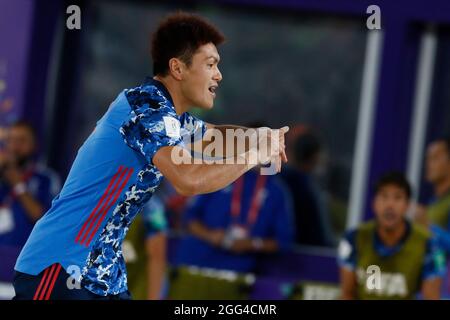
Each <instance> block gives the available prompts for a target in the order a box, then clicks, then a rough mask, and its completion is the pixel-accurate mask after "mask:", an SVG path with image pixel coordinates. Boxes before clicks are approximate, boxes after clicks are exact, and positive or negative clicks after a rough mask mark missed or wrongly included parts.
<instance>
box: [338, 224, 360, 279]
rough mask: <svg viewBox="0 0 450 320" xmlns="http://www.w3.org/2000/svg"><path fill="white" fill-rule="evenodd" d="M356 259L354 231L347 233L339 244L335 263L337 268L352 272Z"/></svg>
mask: <svg viewBox="0 0 450 320" xmlns="http://www.w3.org/2000/svg"><path fill="white" fill-rule="evenodd" d="M356 259H357V252H356V230H352V231H349V232H347V233H346V234H345V236H344V237H343V238H342V239H341V241H340V242H339V246H338V254H337V261H338V265H339V267H341V268H346V269H348V270H351V271H354V270H355V269H356V262H357V260H356Z"/></svg>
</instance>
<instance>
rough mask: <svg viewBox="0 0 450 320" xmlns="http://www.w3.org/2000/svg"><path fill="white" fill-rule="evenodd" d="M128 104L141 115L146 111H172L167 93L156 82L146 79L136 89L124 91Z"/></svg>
mask: <svg viewBox="0 0 450 320" xmlns="http://www.w3.org/2000/svg"><path fill="white" fill-rule="evenodd" d="M124 94H125V97H126V98H127V100H128V103H129V104H130V106H131V107H132V109H133V110H134V111H135V112H138V113H141V112H144V111H146V110H167V111H170V110H172V109H173V107H172V102H171V98H170V95H169V93H168V92H167V90H166V89H165V88H164V87H163V86H162V84H160V83H158V82H157V81H156V80H153V79H151V78H146V79H145V81H144V82H143V83H142V84H140V85H139V86H137V87H133V88H130V89H125V90H124Z"/></svg>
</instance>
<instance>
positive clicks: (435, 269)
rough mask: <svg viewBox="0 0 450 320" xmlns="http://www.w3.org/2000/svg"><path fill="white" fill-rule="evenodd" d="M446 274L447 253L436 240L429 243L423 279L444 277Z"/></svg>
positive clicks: (424, 262)
mask: <svg viewBox="0 0 450 320" xmlns="http://www.w3.org/2000/svg"><path fill="white" fill-rule="evenodd" d="M445 272H446V262H445V253H444V251H443V249H442V248H441V247H440V245H439V242H438V241H437V239H436V238H430V239H429V240H428V241H427V244H426V249H425V257H424V261H423V269H422V279H423V280H427V279H431V278H434V277H443V276H444V275H445Z"/></svg>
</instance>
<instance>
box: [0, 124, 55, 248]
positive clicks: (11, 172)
mask: <svg viewBox="0 0 450 320" xmlns="http://www.w3.org/2000/svg"><path fill="white" fill-rule="evenodd" d="M36 150H37V141H36V134H35V131H34V129H33V127H32V126H31V125H30V124H28V123H26V122H24V121H19V122H17V123H15V124H13V125H12V126H10V127H9V129H8V130H7V135H6V140H5V141H4V146H3V147H0V245H9V246H17V247H22V246H23V245H24V244H25V242H26V240H27V238H28V236H29V234H30V232H31V230H32V229H33V225H34V223H35V222H36V221H37V220H38V219H39V218H40V217H41V216H42V215H43V214H44V213H45V211H46V210H47V209H48V208H49V207H50V205H51V202H52V199H53V198H54V197H55V196H56V195H57V193H58V192H59V188H60V182H59V179H58V177H57V176H56V174H55V173H53V172H52V171H51V170H50V169H48V168H46V167H45V166H43V165H42V164H38V163H37V161H36V160H35V159H36Z"/></svg>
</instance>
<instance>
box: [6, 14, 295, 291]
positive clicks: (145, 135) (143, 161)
mask: <svg viewBox="0 0 450 320" xmlns="http://www.w3.org/2000/svg"><path fill="white" fill-rule="evenodd" d="M223 40H224V37H223V35H222V34H221V33H220V32H219V31H218V30H217V29H216V28H215V27H214V26H212V25H211V24H210V23H208V22H207V21H205V20H204V19H202V18H200V17H198V16H195V15H191V14H186V13H176V14H173V15H171V16H169V17H167V18H166V19H165V20H164V21H162V22H161V24H160V25H159V27H158V29H157V30H156V32H155V33H154V35H153V38H152V58H153V62H154V65H153V68H154V70H153V71H154V77H153V78H148V79H147V80H146V81H145V82H144V83H143V84H142V85H140V86H138V87H136V88H133V89H126V90H124V91H122V92H121V93H120V94H119V95H118V97H117V98H116V100H115V101H114V102H113V103H112V104H111V105H110V107H109V109H108V111H107V112H106V113H105V115H104V116H103V117H102V118H101V119H100V120H99V121H98V123H97V126H96V129H95V130H94V131H93V132H92V134H91V135H90V136H89V137H88V139H87V140H86V141H85V142H84V144H83V145H82V146H81V148H80V149H79V151H78V154H77V157H76V159H75V161H74V163H73V165H72V168H71V170H70V172H69V175H68V177H67V180H66V182H65V184H64V187H63V189H62V190H61V192H60V194H59V195H58V196H57V197H56V198H55V199H54V200H53V203H52V207H51V208H50V210H49V211H47V213H46V214H45V215H44V216H43V217H42V219H40V220H39V221H38V223H37V224H36V226H35V227H34V229H33V231H32V233H31V235H30V237H29V239H28V241H27V243H26V245H25V247H24V248H23V250H22V252H21V254H20V256H19V258H18V260H17V263H16V266H15V270H16V272H17V273H16V276H15V280H14V288H15V291H16V297H15V298H16V299H36V300H48V299H128V298H129V293H128V288H127V272H126V268H125V262H124V259H123V256H122V241H123V238H124V237H125V235H126V232H127V230H128V228H129V226H130V224H131V222H132V220H133V219H134V217H135V216H136V214H137V213H138V212H139V211H140V210H141V209H142V207H143V206H144V204H145V203H146V202H147V201H148V200H149V199H150V198H151V196H152V194H153V192H154V191H155V189H156V188H157V187H158V185H159V183H160V182H161V180H162V178H163V176H164V177H166V178H167V179H168V180H169V182H170V183H171V184H172V185H173V186H174V188H175V189H176V190H177V191H178V192H179V193H181V194H183V195H194V194H202V193H208V192H213V191H216V190H219V189H222V188H224V187H225V186H227V185H229V184H230V183H232V182H233V181H235V180H236V179H237V178H238V177H240V176H241V175H242V174H244V173H245V172H247V171H248V170H250V169H251V168H253V167H254V166H256V165H259V164H266V163H269V162H270V163H272V164H275V166H276V171H279V170H280V168H281V162H282V161H287V158H286V155H285V151H284V134H285V133H286V132H287V130H288V128H287V127H284V128H282V129H281V130H279V131H275V130H269V131H268V132H269V134H268V137H267V136H264V135H262V134H260V132H262V131H261V130H259V131H258V130H257V131H256V132H257V134H256V135H257V140H258V144H260V143H262V142H267V141H269V143H270V145H271V146H275V147H273V148H272V147H271V148H269V151H267V150H268V149H267V148H266V149H265V150H261V149H262V148H257V149H256V150H255V148H250V147H247V145H246V148H245V150H243V152H240V153H238V152H235V153H234V154H233V155H231V156H229V157H226V159H225V160H230V159H231V161H224V162H223V163H220V162H218V163H209V162H208V163H205V162H202V161H200V163H193V161H182V162H179V161H175V160H174V158H175V157H176V155H182V158H183V159H186V158H189V157H190V156H191V153H190V152H189V151H187V150H186V147H187V146H186V144H185V143H184V140H185V139H182V137H186V136H188V137H191V136H192V137H193V136H199V135H200V136H203V134H204V133H205V132H206V130H207V129H218V131H222V130H223V131H225V130H226V129H230V128H238V127H233V126H214V125H211V124H207V123H205V122H203V121H201V120H199V119H197V118H195V117H194V116H192V115H190V114H189V113H188V112H187V111H189V110H190V109H191V108H192V107H194V106H195V107H200V108H202V109H211V108H212V106H213V101H214V98H215V96H216V93H215V91H216V89H217V87H218V85H219V82H220V81H221V80H222V75H221V73H220V71H219V69H218V63H219V60H220V57H219V54H218V52H217V48H216V46H217V45H219V44H221V43H222V42H223ZM253 136H254V135H253ZM253 136H252V137H253ZM233 139H234V138H233ZM227 143H228V141H227ZM205 146H206V147H207V143H205ZM235 150H237V149H235ZM241 151H242V150H241ZM255 154H256V156H257V161H250V159H255ZM214 155H215V156H220V155H221V154H220V152H216V153H214ZM222 156H224V157H225V154H222ZM69 275H70V277H69Z"/></svg>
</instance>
